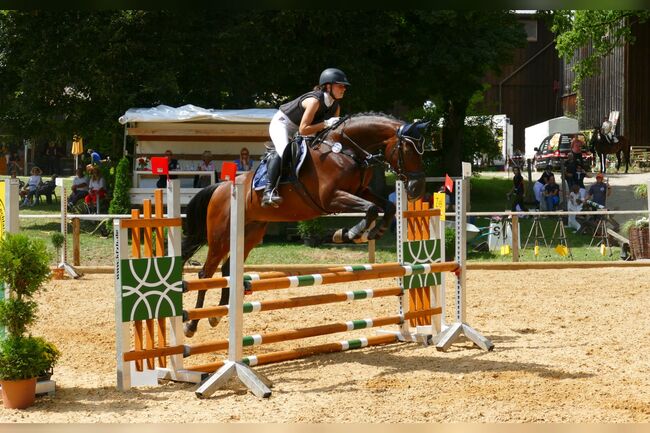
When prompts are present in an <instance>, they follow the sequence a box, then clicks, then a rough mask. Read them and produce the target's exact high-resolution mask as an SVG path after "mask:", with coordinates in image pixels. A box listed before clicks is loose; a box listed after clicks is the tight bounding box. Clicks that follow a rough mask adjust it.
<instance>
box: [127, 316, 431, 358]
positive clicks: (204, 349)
mask: <svg viewBox="0 0 650 433" xmlns="http://www.w3.org/2000/svg"><path fill="white" fill-rule="evenodd" d="M439 313H440V308H431V309H428V310H421V311H410V312H408V313H406V314H404V315H397V316H386V317H376V318H372V319H360V320H350V321H347V322H340V323H330V324H326V325H318V326H310V327H307V328H296V329H288V330H282V331H277V332H270V333H268V334H264V335H261V334H256V335H248V336H245V337H243V338H242V345H243V346H244V347H249V346H258V345H260V344H272V343H280V342H283V341H290V340H299V339H302V338H310V337H318V336H321V335H328V334H336V333H338V332H349V331H354V330H357V329H366V328H376V327H380V326H387V325H399V324H401V323H403V322H404V321H405V320H410V319H414V318H418V317H424V316H427V315H428V316H431V315H433V314H439ZM227 348H228V340H219V341H214V342H206V343H199V344H193V345H188V346H186V352H185V356H191V355H198V354H201V353H210V352H218V351H221V350H226V349H227ZM146 352H147V351H141V352H139V354H138V355H137V356H136V355H135V354H134V355H133V358H132V359H133V360H135V359H139V358H140V357H146V356H147V353H146Z"/></svg>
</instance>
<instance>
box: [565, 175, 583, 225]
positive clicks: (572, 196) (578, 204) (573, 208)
mask: <svg viewBox="0 0 650 433" xmlns="http://www.w3.org/2000/svg"><path fill="white" fill-rule="evenodd" d="M583 203H584V200H583V198H582V197H580V185H578V184H577V183H574V184H573V185H572V186H571V192H570V193H569V199H568V202H567V210H568V211H570V212H579V211H581V210H582V204H583ZM569 227H573V228H574V229H575V231H576V232H578V231H580V223H579V222H578V221H577V220H576V215H569Z"/></svg>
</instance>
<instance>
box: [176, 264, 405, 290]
mask: <svg viewBox="0 0 650 433" xmlns="http://www.w3.org/2000/svg"><path fill="white" fill-rule="evenodd" d="M395 265H397V263H396V262H394V263H373V264H367V265H352V266H332V267H323V268H322V269H319V271H320V272H321V273H325V272H358V271H362V270H371V269H384V268H386V267H391V266H395ZM311 273H313V271H309V272H308V271H295V272H285V271H270V272H264V273H261V274H244V281H256V280H265V279H268V278H280V277H288V276H294V275H307V274H311ZM229 281H230V277H214V278H201V279H196V280H187V281H185V282H184V285H183V290H184V291H186V292H191V291H195V290H210V289H223V288H225V287H228V285H229Z"/></svg>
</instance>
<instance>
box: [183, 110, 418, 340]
mask: <svg viewBox="0 0 650 433" xmlns="http://www.w3.org/2000/svg"><path fill="white" fill-rule="evenodd" d="M427 125H428V122H426V123H424V122H415V123H412V124H405V123H404V122H402V121H401V120H398V119H396V118H394V117H392V116H388V115H386V114H382V113H360V114H356V115H352V116H349V117H345V118H341V120H339V121H338V122H337V123H336V124H335V125H333V126H332V127H331V128H326V129H324V130H323V131H321V132H320V133H319V134H318V135H317V136H316V137H315V139H314V141H313V142H312V144H311V145H309V146H307V149H308V155H307V156H306V158H305V160H304V162H303V164H302V167H301V169H300V173H299V177H298V180H297V182H294V183H291V184H281V185H280V187H279V192H280V195H281V196H282V198H283V202H282V203H281V204H280V205H279V207H278V208H273V207H266V208H263V207H262V206H261V205H260V202H261V199H262V191H261V190H260V191H255V190H254V188H253V186H252V180H253V177H254V173H253V172H247V173H245V174H241V175H240V176H244V189H245V191H246V193H245V194H246V195H245V199H246V203H245V229H244V237H245V238H244V260H245V259H246V257H248V254H249V253H250V251H251V250H252V249H253V248H254V247H255V246H256V245H257V244H259V243H260V242H261V241H262V238H263V237H264V234H265V232H266V229H267V226H268V224H269V222H295V221H305V220H310V219H314V218H317V217H319V216H322V215H326V214H333V213H344V212H363V213H365V217H364V218H363V219H362V220H361V221H360V222H358V223H357V224H356V225H354V226H353V227H351V228H349V229H342V230H339V231H338V232H337V233H336V234H335V239H333V240H334V241H335V242H336V241H339V242H340V241H345V242H355V241H357V242H358V241H359V240H360V239H364V240H365V238H366V237H367V239H379V238H380V237H381V236H382V235H383V234H384V233H385V231H386V230H387V229H388V228H389V227H390V224H391V221H392V220H393V217H394V216H395V211H396V209H395V205H394V204H393V203H391V202H390V201H388V200H387V199H385V198H383V197H380V196H378V195H377V194H375V193H374V192H372V191H371V190H370V189H369V188H368V185H369V183H370V180H371V178H372V165H376V164H382V165H385V166H386V167H387V168H388V169H390V170H392V171H394V172H395V174H396V175H397V177H398V178H400V179H401V180H404V181H405V183H406V192H407V196H408V197H409V199H411V200H414V199H417V198H419V197H421V196H422V195H423V194H424V189H425V179H424V172H423V165H422V154H423V153H424V138H423V136H422V131H423V129H424V128H426V126H427ZM288 147H289V148H290V147H291V146H288ZM283 159H285V158H283ZM382 211H383V212H384V217H383V219H382V221H381V223H380V224H375V221H376V220H377V218H378V214H379V213H380V212H382ZM186 213H187V218H186V220H185V221H186V222H187V224H185V227H184V233H183V241H182V251H183V262H184V263H185V262H186V261H187V260H188V259H189V258H190V257H192V255H194V253H195V252H196V251H197V250H198V249H199V248H200V247H201V246H203V245H205V244H206V243H207V244H208V254H207V258H206V261H205V263H204V265H203V268H202V269H201V271H200V272H199V278H210V277H212V275H213V274H214V273H215V272H216V271H217V268H218V267H219V265H222V267H221V273H222V275H224V276H226V275H228V274H229V261H228V258H227V257H228V255H229V248H230V183H228V182H223V183H220V184H217V185H212V186H209V187H207V188H204V189H203V190H201V191H199V192H198V193H197V194H196V195H195V196H194V197H193V198H192V200H191V201H190V202H189V203H188V206H187V210H186ZM222 262H223V263H222ZM204 300H205V290H203V291H199V292H198V294H197V300H196V308H201V307H203V303H204ZM228 300H229V289H228V288H224V289H222V292H221V299H220V301H219V305H226V304H227V303H228ZM209 320H210V324H211V325H212V326H216V325H217V324H218V322H219V319H218V318H212V319H209ZM197 325H198V320H192V321H190V322H187V323H186V324H185V335H186V336H188V337H191V336H193V335H194V333H195V332H196V329H197Z"/></svg>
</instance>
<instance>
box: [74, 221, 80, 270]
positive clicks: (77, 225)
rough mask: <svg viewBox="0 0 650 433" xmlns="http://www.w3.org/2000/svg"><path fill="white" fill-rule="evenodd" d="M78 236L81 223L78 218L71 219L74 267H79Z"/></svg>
mask: <svg viewBox="0 0 650 433" xmlns="http://www.w3.org/2000/svg"><path fill="white" fill-rule="evenodd" d="M80 234H81V222H80V221H79V218H72V264H73V265H74V266H79V265H81V249H80V246H79V245H80Z"/></svg>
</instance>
